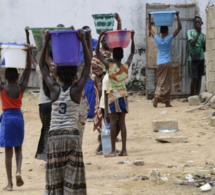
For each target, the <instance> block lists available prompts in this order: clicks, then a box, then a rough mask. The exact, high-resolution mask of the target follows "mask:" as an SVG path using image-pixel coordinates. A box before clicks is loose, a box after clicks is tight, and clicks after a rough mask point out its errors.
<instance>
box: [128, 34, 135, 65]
mask: <svg viewBox="0 0 215 195" xmlns="http://www.w3.org/2000/svg"><path fill="white" fill-rule="evenodd" d="M134 52H135V44H134V31H132V33H131V53H130V55H129V57H128V59H127V62H126V63H127V64H128V67H129V66H130V65H131V62H132V59H133V57H134Z"/></svg>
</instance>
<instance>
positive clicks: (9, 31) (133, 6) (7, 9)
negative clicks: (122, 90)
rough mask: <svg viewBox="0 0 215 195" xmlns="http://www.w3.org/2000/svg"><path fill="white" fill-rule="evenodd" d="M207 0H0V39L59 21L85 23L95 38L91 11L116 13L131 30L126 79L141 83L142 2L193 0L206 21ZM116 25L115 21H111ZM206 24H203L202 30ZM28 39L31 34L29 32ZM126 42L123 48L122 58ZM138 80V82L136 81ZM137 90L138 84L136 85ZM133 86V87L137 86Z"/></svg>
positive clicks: (14, 38)
mask: <svg viewBox="0 0 215 195" xmlns="http://www.w3.org/2000/svg"><path fill="white" fill-rule="evenodd" d="M210 2H211V0H204V1H202V0H169V1H166V0H159V1H157V0H148V1H142V0H132V1H131V0H119V1H115V0H109V1H106V0H100V1H98V0H61V1H59V0H51V1H48V0H30V1H29V0H16V1H14V0H1V1H0V4H1V9H0V24H1V37H0V42H17V43H23V42H25V32H24V28H25V27H26V26H29V27H54V26H56V25H57V24H59V23H62V24H64V25H65V26H71V25H74V27H75V28H76V29H77V28H81V27H82V26H84V25H88V26H90V27H91V28H92V36H93V37H94V38H97V37H98V35H97V34H96V29H95V25H94V21H93V18H92V14H99V13H115V12H117V13H119V15H120V17H121V19H122V28H123V29H133V30H134V31H135V43H136V54H135V56H134V60H133V64H132V66H131V68H130V70H129V71H130V72H129V79H128V82H129V81H130V82H133V81H134V82H135V81H140V83H144V79H145V66H146V36H147V35H146V17H147V13H146V4H172V5H179V4H192V3H196V5H197V12H199V15H200V16H201V17H202V18H203V21H204V23H206V13H205V9H206V7H207V5H208V4H209V3H210ZM115 25H116V22H115ZM205 30H206V25H204V26H203V31H204V32H205ZM31 42H34V41H33V37H32V36H31ZM129 51H130V46H129V47H128V48H127V49H125V59H127V56H128V54H129ZM33 83H34V82H33ZM137 83H138V82H137ZM138 86H139V90H144V89H142V88H141V87H142V85H138ZM138 86H137V88H138Z"/></svg>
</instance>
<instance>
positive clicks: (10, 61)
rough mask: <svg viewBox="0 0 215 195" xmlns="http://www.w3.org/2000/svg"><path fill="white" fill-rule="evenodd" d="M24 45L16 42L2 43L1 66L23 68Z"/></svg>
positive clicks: (24, 64)
mask: <svg viewBox="0 0 215 195" xmlns="http://www.w3.org/2000/svg"><path fill="white" fill-rule="evenodd" d="M26 49H27V47H26V45H25V44H16V43H3V44H2V45H1V68H25V66H26V58H27V52H26Z"/></svg>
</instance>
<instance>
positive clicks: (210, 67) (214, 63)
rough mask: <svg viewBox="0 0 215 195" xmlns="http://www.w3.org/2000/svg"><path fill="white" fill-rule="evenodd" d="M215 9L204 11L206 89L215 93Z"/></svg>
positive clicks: (210, 8) (209, 8)
mask: <svg viewBox="0 0 215 195" xmlns="http://www.w3.org/2000/svg"><path fill="white" fill-rule="evenodd" d="M214 17H215V7H208V8H207V9H206V53H205V58H206V88H207V91H208V92H210V93H214V92H215V20H214Z"/></svg>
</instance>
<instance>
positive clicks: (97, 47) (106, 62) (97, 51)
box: [96, 32, 109, 70]
mask: <svg viewBox="0 0 215 195" xmlns="http://www.w3.org/2000/svg"><path fill="white" fill-rule="evenodd" d="M102 36H104V32H102V33H101V34H100V35H99V40H98V43H97V45H96V55H97V57H98V59H99V60H100V61H101V62H102V63H103V64H104V65H105V68H106V70H109V66H108V65H109V62H108V61H107V60H105V58H104V57H103V56H102V55H101V54H100V43H101V38H102Z"/></svg>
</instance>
